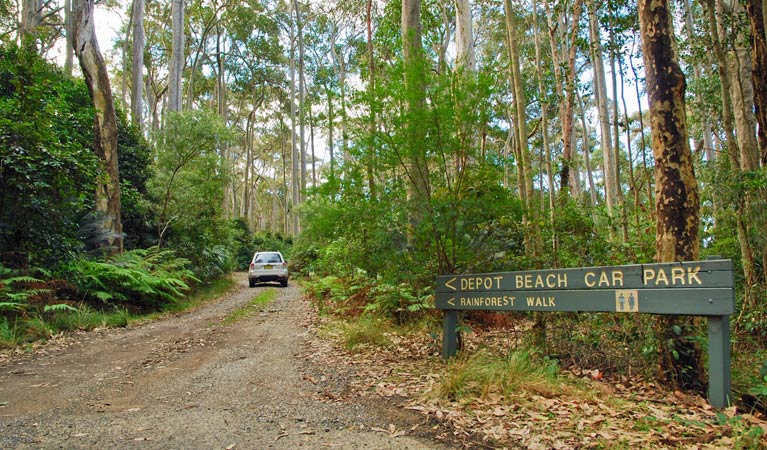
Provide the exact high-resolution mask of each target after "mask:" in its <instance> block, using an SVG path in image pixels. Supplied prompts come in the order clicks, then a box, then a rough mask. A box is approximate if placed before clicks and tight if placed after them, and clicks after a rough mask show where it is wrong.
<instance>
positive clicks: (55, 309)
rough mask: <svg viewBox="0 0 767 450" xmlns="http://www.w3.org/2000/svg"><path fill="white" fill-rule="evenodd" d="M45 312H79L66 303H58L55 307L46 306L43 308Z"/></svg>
mask: <svg viewBox="0 0 767 450" xmlns="http://www.w3.org/2000/svg"><path fill="white" fill-rule="evenodd" d="M43 311H45V312H51V311H53V312H61V311H77V308H75V307H74V306H70V305H67V304H66V303H56V304H55V305H45V308H43Z"/></svg>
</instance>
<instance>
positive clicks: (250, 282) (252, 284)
mask: <svg viewBox="0 0 767 450" xmlns="http://www.w3.org/2000/svg"><path fill="white" fill-rule="evenodd" d="M248 285H249V286H250V287H256V280H248Z"/></svg>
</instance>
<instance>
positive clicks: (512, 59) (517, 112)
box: [503, 0, 539, 257]
mask: <svg viewBox="0 0 767 450" xmlns="http://www.w3.org/2000/svg"><path fill="white" fill-rule="evenodd" d="M503 8H504V11H505V14H506V40H507V45H508V52H509V68H510V75H511V84H512V93H513V96H514V108H513V114H514V117H513V120H512V124H513V126H514V135H515V138H516V139H515V143H516V145H515V147H516V148H515V150H516V153H517V157H518V159H517V161H518V163H517V172H518V176H519V187H520V192H519V195H520V197H521V198H522V204H523V206H524V217H523V222H524V223H525V226H526V227H530V228H531V232H530V233H525V247H526V252H527V254H528V255H529V256H532V257H536V256H538V254H539V252H538V247H539V245H538V239H537V235H538V233H537V232H536V229H537V222H536V220H535V217H534V211H535V208H534V207H533V168H532V163H531V161H530V149H529V147H528V140H527V100H526V97H525V86H524V80H523V79H522V67H521V63H520V59H519V42H518V41H519V36H518V31H519V30H520V29H521V27H520V26H519V24H518V23H517V20H516V16H515V14H514V11H513V9H512V6H511V0H504V2H503Z"/></svg>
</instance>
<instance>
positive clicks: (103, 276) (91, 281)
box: [66, 247, 198, 309]
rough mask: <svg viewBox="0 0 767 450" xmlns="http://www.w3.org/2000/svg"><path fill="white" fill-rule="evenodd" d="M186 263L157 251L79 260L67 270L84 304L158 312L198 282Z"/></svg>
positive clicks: (131, 252) (164, 251) (169, 252)
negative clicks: (105, 258)
mask: <svg viewBox="0 0 767 450" xmlns="http://www.w3.org/2000/svg"><path fill="white" fill-rule="evenodd" d="M188 266H189V260H187V259H184V258H177V257H176V256H175V253H174V252H173V251H171V250H161V249H159V248H157V247H153V248H149V249H138V250H132V251H128V252H125V253H124V254H122V255H116V256H114V257H112V258H110V259H109V260H107V261H96V260H90V259H78V260H76V261H74V262H72V263H71V264H70V265H69V266H68V267H67V268H66V269H67V275H68V278H69V279H70V280H72V282H73V283H74V284H75V285H76V286H77V287H78V289H79V290H80V292H81V293H82V295H83V296H84V299H85V300H89V301H92V302H96V303H107V304H111V305H121V306H131V307H135V308H142V309H158V308H161V307H162V306H164V305H166V304H169V303H174V302H176V301H177V300H178V299H180V298H182V297H183V296H184V295H185V294H186V292H188V291H189V289H190V283H193V282H197V281H198V280H197V278H195V276H194V273H193V272H192V271H191V270H190V269H189V268H188Z"/></svg>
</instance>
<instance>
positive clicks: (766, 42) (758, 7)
mask: <svg viewBox="0 0 767 450" xmlns="http://www.w3.org/2000/svg"><path fill="white" fill-rule="evenodd" d="M765 9H767V8H765V3H764V2H763V1H760V0H747V1H746V10H747V11H748V16H749V21H750V24H751V36H752V42H753V46H752V50H751V54H752V60H753V71H752V81H753V87H754V111H755V115H756V121H757V123H758V124H759V128H758V130H757V137H758V142H759V158H758V161H756V162H755V164H754V167H753V169H751V170H758V169H759V163H761V168H762V169H764V168H765V167H767V22H766V21H765V14H767V11H766V10H765ZM759 195H761V200H762V204H765V203H767V192H764V190H763V189H762V190H761V192H760V194H759ZM762 217H763V216H762ZM761 222H762V226H761V227H759V225H757V228H761V229H762V230H764V229H765V226H767V220H765V219H764V218H762V220H761ZM758 242H759V246H760V248H759V250H760V251H761V253H762V271H763V273H764V272H765V271H767V241H765V237H764V235H763V233H760V238H759V240H758ZM754 278H756V277H754ZM754 281H756V279H754ZM749 300H752V301H753V300H754V299H749ZM751 305H752V306H756V304H755V302H754V303H752V304H751Z"/></svg>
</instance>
